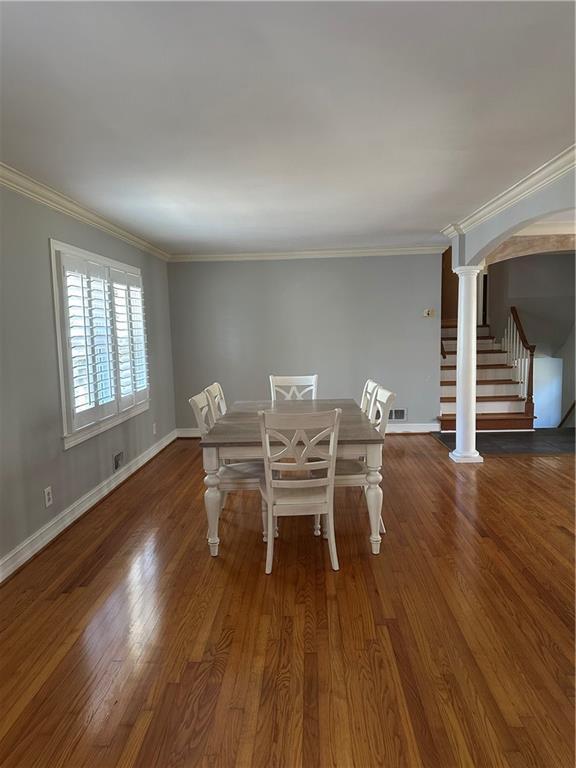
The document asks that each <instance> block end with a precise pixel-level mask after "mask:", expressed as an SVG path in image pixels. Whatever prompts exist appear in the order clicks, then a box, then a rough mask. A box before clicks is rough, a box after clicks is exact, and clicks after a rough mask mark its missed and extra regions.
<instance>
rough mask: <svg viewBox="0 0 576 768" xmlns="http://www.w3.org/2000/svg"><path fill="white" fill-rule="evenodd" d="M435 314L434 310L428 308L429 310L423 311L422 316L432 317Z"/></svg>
mask: <svg viewBox="0 0 576 768" xmlns="http://www.w3.org/2000/svg"><path fill="white" fill-rule="evenodd" d="M435 314H436V311H435V310H434V308H433V307H430V308H429V309H425V310H424V313H423V316H424V317H434V315H435Z"/></svg>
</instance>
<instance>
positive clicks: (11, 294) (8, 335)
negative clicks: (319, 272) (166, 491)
mask: <svg viewBox="0 0 576 768" xmlns="http://www.w3.org/2000/svg"><path fill="white" fill-rule="evenodd" d="M0 211H1V215H2V220H1V241H0V339H1V349H0V360H1V366H2V367H1V369H0V557H1V556H2V555H3V554H5V553H7V552H9V551H11V550H12V549H13V548H14V547H15V546H16V545H17V544H18V543H20V542H22V541H23V540H24V539H26V538H27V537H28V536H30V535H31V534H32V533H33V532H34V531H36V530H37V529H38V528H40V527H41V526H43V525H44V524H45V523H47V522H48V521H49V520H50V519H51V518H52V517H54V516H55V515H57V514H58V513H59V512H61V511H62V510H63V509H65V508H66V507H67V506H69V505H70V504H71V503H72V502H74V501H75V500H76V499H78V498H79V497H80V496H82V495H83V494H84V493H86V492H87V491H89V490H91V489H92V488H94V487H95V486H96V485H98V483H100V482H101V481H102V480H104V479H106V478H107V477H109V476H110V475H111V474H112V455H113V454H114V453H116V452H118V451H120V450H123V451H124V456H125V461H126V462H128V461H130V460H131V459H133V458H135V457H137V456H138V455H139V454H141V453H142V452H143V451H144V450H146V449H147V448H148V447H150V446H151V445H152V444H153V443H155V442H156V441H157V440H159V439H160V438H161V437H162V436H163V435H166V434H167V433H168V432H170V431H172V430H173V429H174V399H173V379H172V352H171V342H170V320H169V308H168V283H167V268H166V264H165V263H163V262H162V261H160V260H159V259H157V258H156V257H154V256H151V255H149V254H147V253H144V252H141V251H139V250H138V249H136V248H134V247H133V246H131V245H129V244H127V243H124V242H122V241H120V240H118V239H116V238H114V237H112V236H110V235H108V234H106V233H105V232H102V231H100V230H98V229H96V228H94V227H90V226H88V225H85V224H82V223H81V222H78V221H76V220H75V219H72V218H70V217H69V216H65V215H63V214H60V213H58V212H56V211H53V210H51V209H50V208H48V207H46V206H43V205H41V204H38V203H35V202H33V201H32V200H30V199H28V198H26V197H23V196H20V195H17V194H15V193H13V192H10V191H7V190H0ZM50 237H54V238H56V239H58V240H62V241H64V242H67V243H71V244H73V245H76V246H78V247H80V248H85V249H87V250H90V251H94V252H96V253H99V254H101V255H103V256H108V257H110V258H112V259H118V260H119V261H123V262H126V263H129V264H133V265H136V266H139V267H140V268H141V269H142V276H143V282H144V293H145V302H146V314H147V330H148V344H149V354H150V386H151V407H150V409H149V410H148V411H146V412H145V413H143V414H141V415H138V416H135V417H134V418H132V419H129V420H128V421H127V422H124V423H123V424H120V425H118V426H117V427H114V428H113V429H110V430H108V431H107V432H104V433H103V434H101V435H97V436H96V437H93V438H91V439H89V440H87V441H86V442H84V443H81V444H80V445H78V446H75V447H74V448H70V449H69V450H67V451H64V450H63V446H62V439H61V436H62V417H61V408H60V391H59V378H58V362H57V352H56V335H55V321H54V307H53V298H52V278H51V269H50V250H49V242H48V240H49V238H50ZM153 422H156V425H157V435H156V436H153V434H152V423H153ZM48 485H51V486H52V490H53V495H54V503H53V505H52V506H51V507H50V508H49V509H45V508H44V498H43V489H44V488H45V487H46V486H48Z"/></svg>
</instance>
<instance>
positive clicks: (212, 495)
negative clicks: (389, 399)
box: [200, 398, 384, 556]
mask: <svg viewBox="0 0 576 768" xmlns="http://www.w3.org/2000/svg"><path fill="white" fill-rule="evenodd" d="M335 408H340V409H341V411H342V415H341V417H340V430H339V434H338V452H337V457H338V458H342V459H361V460H363V461H364V462H365V464H366V470H367V471H366V482H367V485H366V488H365V495H366V504H367V507H368V514H369V518H370V546H371V549H372V553H373V554H375V555H377V554H379V552H380V542H381V536H380V519H381V517H380V516H381V513H382V489H381V488H380V483H381V481H382V475H381V474H380V470H381V468H382V444H383V443H384V436H383V435H381V434H380V432H379V431H378V430H377V429H376V428H375V427H374V426H373V424H372V423H371V422H370V419H369V418H368V417H367V415H366V414H365V413H364V411H362V409H361V408H360V406H359V405H358V404H357V403H356V402H355V400H353V399H351V398H344V399H333V400H332V399H328V400H326V399H314V400H274V401H273V400H240V401H237V402H235V403H233V405H232V406H230V408H229V409H228V410H227V412H226V413H225V414H224V415H223V416H221V417H220V418H219V419H218V421H216V423H215V424H214V426H213V427H212V428H211V429H210V430H209V431H208V432H207V434H205V435H204V437H203V438H202V439H201V441H200V446H201V448H202V454H203V464H204V472H205V478H204V484H205V486H206V491H205V493H204V504H205V508H206V516H207V518H208V546H209V548H210V554H211V555H213V556H217V555H218V552H219V544H220V539H219V536H218V521H219V517H220V512H221V509H222V498H223V493H222V492H221V490H220V488H219V477H218V471H219V469H220V467H221V466H222V465H223V463H225V462H227V463H230V462H244V461H250V460H254V459H262V458H263V456H264V454H263V450H262V438H261V434H260V420H259V415H258V414H259V412H260V411H272V412H275V413H294V414H296V413H298V414H301V413H314V412H317V411H331V410H333V409H335Z"/></svg>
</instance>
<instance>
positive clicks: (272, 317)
mask: <svg viewBox="0 0 576 768" xmlns="http://www.w3.org/2000/svg"><path fill="white" fill-rule="evenodd" d="M168 271H169V283H170V309H171V318H172V347H173V354H174V387H175V401H176V423H177V426H178V427H194V426H196V424H195V421H194V418H193V415H192V412H191V410H190V407H189V405H188V403H187V398H188V397H190V395H192V394H194V393H196V392H198V391H200V390H201V389H202V388H204V387H205V386H207V385H208V384H210V383H211V382H213V381H215V380H217V381H220V382H221V384H222V386H223V387H224V392H225V394H226V397H227V399H228V400H229V401H233V400H237V399H257V398H267V397H269V388H268V375H269V374H270V373H276V374H303V373H318V374H319V377H320V379H319V395H320V396H321V397H354V398H355V399H357V400H358V399H359V397H360V393H361V390H362V386H363V384H364V381H365V379H366V378H367V377H371V378H375V379H377V380H379V381H381V382H382V383H383V384H384V385H385V386H387V387H389V388H390V389H392V390H394V391H395V392H396V393H397V394H398V399H397V406H398V407H402V406H404V407H406V408H407V409H408V421H409V422H418V423H421V422H431V421H434V420H435V419H436V417H437V416H438V413H439V400H440V384H439V381H440V370H439V368H440V319H439V311H440V282H441V257H440V255H438V256H391V257H374V258H352V259H313V260H293V261H270V262H264V261H245V262H217V263H213V264H205V263H180V264H178V263H175V264H170V265H169V269H168ZM427 307H433V308H434V309H435V310H436V315H435V317H434V318H425V317H423V312H424V310H425V309H426V308H427Z"/></svg>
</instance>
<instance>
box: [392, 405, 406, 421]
mask: <svg viewBox="0 0 576 768" xmlns="http://www.w3.org/2000/svg"><path fill="white" fill-rule="evenodd" d="M406 415H407V414H406V408H393V409H392V410H391V411H390V419H389V420H390V421H406Z"/></svg>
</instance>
